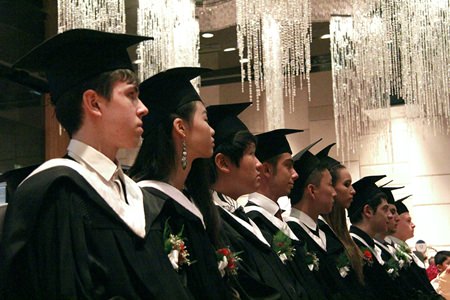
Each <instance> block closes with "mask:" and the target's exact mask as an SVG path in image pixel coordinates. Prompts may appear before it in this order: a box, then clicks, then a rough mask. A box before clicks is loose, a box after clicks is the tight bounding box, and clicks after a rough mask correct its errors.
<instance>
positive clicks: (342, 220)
mask: <svg viewBox="0 0 450 300" xmlns="http://www.w3.org/2000/svg"><path fill="white" fill-rule="evenodd" d="M342 169H345V166H344V165H341V164H339V165H336V166H334V167H332V168H329V169H328V170H329V171H330V174H331V178H332V183H333V186H336V182H337V181H338V180H339V172H340V170H342ZM322 217H323V218H324V219H325V221H327V223H328V225H330V227H331V228H332V229H333V231H334V232H335V233H336V235H337V237H338V238H339V240H340V241H341V242H342V244H343V245H344V248H345V252H346V254H347V257H348V258H349V260H350V263H351V265H352V269H353V270H354V271H355V274H356V277H357V279H358V281H359V282H360V283H361V284H362V285H364V284H365V283H364V274H363V254H362V252H361V250H360V249H359V248H358V246H357V245H356V244H355V242H354V241H353V239H352V237H351V236H350V232H349V231H348V228H347V217H346V215H345V208H344V207H342V206H341V205H339V203H338V202H337V201H335V202H334V205H333V209H332V210H331V212H330V213H329V214H327V215H323V216H322Z"/></svg>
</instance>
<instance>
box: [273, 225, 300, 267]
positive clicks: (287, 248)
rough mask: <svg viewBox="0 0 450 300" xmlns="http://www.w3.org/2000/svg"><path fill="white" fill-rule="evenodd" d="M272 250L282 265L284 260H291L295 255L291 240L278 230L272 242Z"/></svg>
mask: <svg viewBox="0 0 450 300" xmlns="http://www.w3.org/2000/svg"><path fill="white" fill-rule="evenodd" d="M272 249H273V250H274V251H275V253H276V254H278V256H279V257H280V259H281V261H282V262H283V263H284V262H285V261H286V260H292V259H293V257H294V255H295V247H294V246H292V241H291V239H290V238H289V237H288V236H287V235H286V234H284V233H283V232H282V231H281V230H279V231H278V232H277V233H276V234H275V235H274V236H273V240H272Z"/></svg>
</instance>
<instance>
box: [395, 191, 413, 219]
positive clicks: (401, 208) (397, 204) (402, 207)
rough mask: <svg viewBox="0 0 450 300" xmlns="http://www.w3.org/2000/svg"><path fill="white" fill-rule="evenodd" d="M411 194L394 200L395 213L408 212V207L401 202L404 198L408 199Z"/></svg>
mask: <svg viewBox="0 0 450 300" xmlns="http://www.w3.org/2000/svg"><path fill="white" fill-rule="evenodd" d="M411 196H412V195H408V196H406V197H403V198H401V199H398V200H397V201H395V207H396V208H397V213H398V214H399V215H401V214H402V213H405V212H409V210H408V208H407V207H406V205H405V204H404V203H403V201H404V200H406V199H408V198H409V197H411Z"/></svg>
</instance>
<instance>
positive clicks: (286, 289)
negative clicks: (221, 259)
mask: <svg viewBox="0 0 450 300" xmlns="http://www.w3.org/2000/svg"><path fill="white" fill-rule="evenodd" d="M219 212H220V215H221V219H222V228H221V238H222V239H223V242H224V243H226V244H228V245H229V246H230V248H231V249H232V251H233V252H242V253H240V254H239V257H240V258H241V259H242V261H241V262H240V268H242V269H243V271H245V273H246V274H248V276H251V277H252V278H254V279H255V280H257V281H260V282H263V283H265V284H266V285H268V286H270V287H272V288H273V289H275V290H276V291H278V293H279V294H280V295H281V299H301V297H300V296H299V295H298V293H297V291H296V288H295V282H294V281H293V279H292V277H291V276H289V270H288V269H287V268H286V266H285V265H284V264H283V263H282V262H281V260H280V259H279V258H278V255H277V254H276V253H275V252H273V250H272V248H271V247H269V246H268V245H266V244H265V243H263V242H261V241H260V240H259V239H258V238H257V237H256V236H255V235H254V234H253V233H252V232H250V231H249V230H247V228H245V227H244V226H242V225H241V224H239V222H237V221H236V220H235V219H234V218H233V217H232V216H230V215H229V214H228V213H227V212H226V211H225V210H224V209H223V208H219ZM239 272H240V271H239V270H238V273H239ZM244 288H248V289H251V287H244ZM252 294H254V293H252ZM268 296H270V297H276V295H273V294H272V295H268Z"/></svg>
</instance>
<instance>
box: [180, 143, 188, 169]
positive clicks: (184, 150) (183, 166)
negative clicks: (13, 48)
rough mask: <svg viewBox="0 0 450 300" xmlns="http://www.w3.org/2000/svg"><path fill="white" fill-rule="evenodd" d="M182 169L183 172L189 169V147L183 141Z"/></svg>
mask: <svg viewBox="0 0 450 300" xmlns="http://www.w3.org/2000/svg"><path fill="white" fill-rule="evenodd" d="M181 167H182V168H183V170H186V167H187V147H186V142H185V141H183V145H182V149H181Z"/></svg>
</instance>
